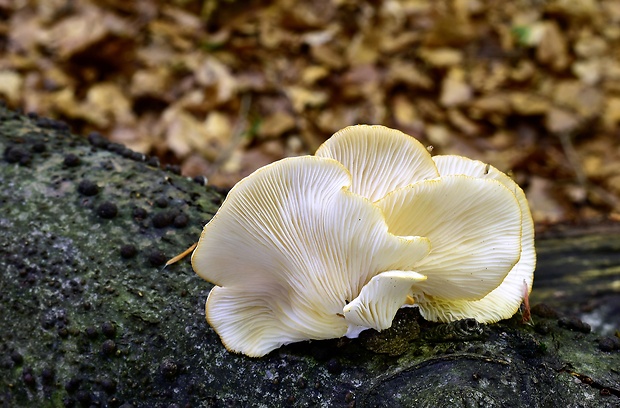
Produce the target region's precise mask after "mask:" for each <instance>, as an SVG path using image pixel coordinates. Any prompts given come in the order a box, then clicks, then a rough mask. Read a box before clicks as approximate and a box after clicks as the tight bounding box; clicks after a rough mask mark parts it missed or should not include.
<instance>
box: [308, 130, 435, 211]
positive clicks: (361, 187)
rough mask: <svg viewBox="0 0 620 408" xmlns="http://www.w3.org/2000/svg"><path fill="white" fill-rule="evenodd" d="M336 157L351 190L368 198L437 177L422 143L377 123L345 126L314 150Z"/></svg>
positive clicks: (372, 198)
mask: <svg viewBox="0 0 620 408" xmlns="http://www.w3.org/2000/svg"><path fill="white" fill-rule="evenodd" d="M315 155H316V156H318V157H328V158H332V159H335V160H337V161H338V162H340V163H341V164H342V165H343V166H344V167H346V168H347V170H349V172H350V173H351V178H352V185H351V191H352V192H353V193H356V194H359V195H362V196H364V197H366V198H368V199H370V200H371V201H376V200H378V199H380V198H382V197H384V196H385V195H386V194H387V193H389V192H390V191H394V190H396V189H397V188H400V187H404V186H407V185H409V184H411V183H414V182H416V181H420V180H426V179H431V178H435V177H438V176H439V173H438V172H437V168H436V167H435V163H434V162H433V159H432V158H431V155H430V154H429V153H428V151H427V150H426V149H425V148H424V146H423V145H422V144H421V143H420V142H418V141H417V140H416V139H414V138H413V137H411V136H408V135H406V134H404V133H403V132H401V131H399V130H396V129H390V128H387V127H385V126H379V125H373V126H369V125H356V126H349V127H346V128H344V129H342V130H340V131H338V132H336V133H335V134H334V135H333V136H332V137H330V138H329V139H327V141H326V142H325V143H323V144H322V145H321V146H320V147H319V148H318V150H317V151H316V153H315Z"/></svg>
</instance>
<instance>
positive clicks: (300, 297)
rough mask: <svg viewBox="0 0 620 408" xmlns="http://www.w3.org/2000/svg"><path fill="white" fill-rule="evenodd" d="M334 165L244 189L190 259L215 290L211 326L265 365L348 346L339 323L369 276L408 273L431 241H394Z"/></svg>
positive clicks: (291, 169) (315, 161)
mask: <svg viewBox="0 0 620 408" xmlns="http://www.w3.org/2000/svg"><path fill="white" fill-rule="evenodd" d="M350 185H351V176H350V174H349V172H348V171H347V170H346V169H345V168H344V167H343V166H342V165H341V164H340V163H338V162H337V161H335V160H332V159H327V158H319V157H312V156H303V157H295V158H288V159H283V160H280V161H278V162H275V163H273V164H270V165H268V166H265V167H263V168H261V169H259V170H257V171H256V172H254V173H253V174H251V175H250V176H248V177H246V178H245V179H243V180H242V181H240V182H239V183H238V184H237V185H236V186H235V187H234V188H233V189H232V190H231V191H230V193H229V194H228V197H227V198H226V200H225V201H224V203H223V204H222V206H221V207H220V209H219V211H218V212H217V214H216V215H215V216H214V217H213V219H212V220H211V221H210V222H209V223H208V224H207V225H206V226H205V228H204V230H203V233H202V236H201V238H200V241H199V243H198V246H197V247H196V250H195V251H194V254H193V255H192V265H193V267H194V270H195V271H196V273H197V274H198V275H199V276H201V277H202V278H204V279H205V280H207V281H209V282H212V283H214V284H215V285H217V286H215V287H214V288H213V289H212V290H211V292H210V294H209V297H208V299H207V304H206V316H207V320H208V321H209V323H210V324H211V326H212V327H213V328H214V329H215V331H216V332H217V333H218V334H219V335H220V338H221V339H222V342H223V343H224V345H225V346H226V347H227V348H228V349H229V350H231V351H234V352H242V353H244V354H247V355H249V356H262V355H264V354H267V353H268V352H269V351H271V350H273V349H275V348H277V347H280V346H281V345H284V344H288V343H291V342H295V341H301V340H307V339H327V338H337V337H342V336H343V335H345V334H346V332H347V330H348V323H347V321H346V319H344V318H343V317H342V312H343V308H344V307H345V305H346V304H347V302H348V301H351V300H353V299H354V298H356V297H357V296H358V295H359V293H360V292H361V290H362V288H363V287H364V285H366V284H367V283H368V282H369V281H370V280H371V278H372V277H373V276H375V275H377V274H378V273H381V272H384V271H389V270H411V269H412V266H413V265H415V264H416V263H417V262H418V261H420V259H422V258H423V257H424V256H426V255H427V254H428V253H429V251H430V244H429V240H428V239H427V238H423V237H415V236H409V235H411V234H408V236H404V237H400V236H395V235H393V234H390V233H389V232H388V228H387V225H386V223H385V220H384V218H383V214H382V212H381V210H380V209H379V207H377V206H376V205H375V204H373V203H371V202H370V201H369V200H368V199H366V198H364V197H361V196H359V195H357V194H353V193H351V192H350V191H349V190H348V188H349V186H350Z"/></svg>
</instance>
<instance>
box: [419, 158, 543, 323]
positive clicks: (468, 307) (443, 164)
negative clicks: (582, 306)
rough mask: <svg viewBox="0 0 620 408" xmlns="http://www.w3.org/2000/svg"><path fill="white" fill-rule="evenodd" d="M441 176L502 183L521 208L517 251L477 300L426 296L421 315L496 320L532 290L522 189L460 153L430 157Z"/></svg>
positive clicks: (530, 235) (530, 233)
mask: <svg viewBox="0 0 620 408" xmlns="http://www.w3.org/2000/svg"><path fill="white" fill-rule="evenodd" d="M433 160H435V163H436V164H437V168H438V170H439V173H440V174H441V176H449V175H455V174H464V175H468V176H471V177H476V178H480V179H493V180H497V181H498V182H500V183H502V184H503V185H504V186H505V187H506V188H507V189H508V190H510V191H511V192H512V193H513V194H514V195H515V197H516V199H517V202H518V205H519V209H520V211H521V252H520V254H519V260H518V262H517V263H516V264H515V265H514V266H513V267H512V269H511V270H510V271H509V273H508V275H506V277H505V278H504V280H503V281H502V282H501V284H500V285H499V286H498V287H497V288H495V289H493V290H492V291H491V292H490V293H489V294H488V295H486V296H485V297H484V298H482V299H480V300H473V301H472V300H463V299H461V300H456V301H455V300H447V299H442V298H427V299H425V302H423V304H421V305H420V309H421V312H422V315H423V316H424V317H425V318H426V319H429V320H440V321H451V320H458V319H463V318H467V317H474V318H476V320H478V321H479V322H486V323H490V322H496V321H499V320H502V319H507V318H510V317H511V316H512V315H514V314H515V313H516V312H517V310H518V309H519V306H520V305H521V303H522V301H523V297H524V294H528V293H529V292H530V291H531V290H532V284H533V280H534V269H535V267H536V250H535V247H534V222H533V220H532V215H531V213H530V209H529V205H528V203H527V198H526V197H525V193H524V192H523V190H522V189H521V188H520V187H519V186H518V185H517V183H515V182H514V181H513V180H512V179H511V178H510V177H508V176H507V175H506V174H505V173H502V172H501V171H499V170H497V169H496V168H495V167H493V166H490V165H488V164H485V163H482V162H480V161H477V160H471V159H468V158H465V157H462V156H453V155H446V156H435V157H433Z"/></svg>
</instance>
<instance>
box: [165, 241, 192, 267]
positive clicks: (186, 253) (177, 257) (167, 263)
mask: <svg viewBox="0 0 620 408" xmlns="http://www.w3.org/2000/svg"><path fill="white" fill-rule="evenodd" d="M196 245H198V242H194V243H193V244H192V246H191V247H189V248H187V249H186V250H185V251H183V252H181V253H180V254H178V255H177V256H175V257H173V258H170V259H169V260H168V262H166V265H164V268H165V267H166V266H169V265H172V264H173V263H177V262H179V261H180V260H181V259H183V258H185V257H186V256H187V255H189V254H190V252H192V251H193V250H194V249H195V248H196Z"/></svg>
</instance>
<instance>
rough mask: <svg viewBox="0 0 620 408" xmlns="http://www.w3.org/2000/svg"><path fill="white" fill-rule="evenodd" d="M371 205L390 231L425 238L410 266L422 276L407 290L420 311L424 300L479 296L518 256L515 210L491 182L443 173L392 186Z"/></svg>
mask: <svg viewBox="0 0 620 408" xmlns="http://www.w3.org/2000/svg"><path fill="white" fill-rule="evenodd" d="M377 205H378V206H379V207H381V209H382V210H383V212H384V214H385V218H386V221H387V224H388V226H389V231H390V232H391V233H393V234H397V235H404V234H412V235H413V234H416V235H417V234H420V235H421V236H425V237H428V238H429V240H430V242H431V246H432V250H431V252H430V253H429V255H428V256H426V257H425V258H424V259H422V260H421V261H420V262H418V263H417V264H416V265H415V268H413V269H412V270H414V271H416V272H418V273H420V274H422V275H425V276H427V277H428V279H427V280H425V281H424V282H420V283H418V284H416V285H415V287H414V289H413V293H412V297H413V298H414V299H415V300H416V302H417V304H418V306H419V307H420V309H422V310H425V307H426V303H425V301H426V299H429V298H430V299H434V298H441V299H444V300H450V301H463V300H478V299H481V298H483V297H484V296H486V295H487V294H488V293H489V292H491V291H492V290H493V289H495V288H497V287H498V286H499V285H500V283H502V281H503V280H504V278H505V277H506V275H507V274H508V272H509V271H510V270H511V269H512V268H513V266H514V265H515V264H516V263H517V261H518V260H519V255H520V252H521V211H520V209H519V206H518V204H517V200H516V198H515V196H514V194H513V193H512V192H511V191H510V190H509V189H507V188H506V187H505V186H504V185H503V184H502V183H500V182H498V181H496V180H488V179H478V178H474V177H470V176H463V175H456V176H444V177H441V178H439V179H434V180H425V181H421V182H418V183H415V184H412V185H410V186H407V187H403V188H401V189H399V190H396V191H394V192H392V193H390V194H388V195H387V196H386V197H385V198H383V199H381V200H379V201H378V202H377ZM451 312H452V311H450V310H445V311H441V312H437V313H444V314H446V315H448V314H449V313H451ZM470 317H471V316H470ZM451 320H452V319H451Z"/></svg>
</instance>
